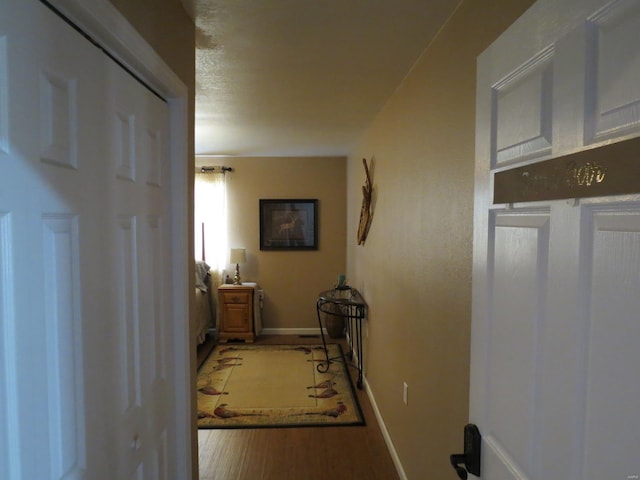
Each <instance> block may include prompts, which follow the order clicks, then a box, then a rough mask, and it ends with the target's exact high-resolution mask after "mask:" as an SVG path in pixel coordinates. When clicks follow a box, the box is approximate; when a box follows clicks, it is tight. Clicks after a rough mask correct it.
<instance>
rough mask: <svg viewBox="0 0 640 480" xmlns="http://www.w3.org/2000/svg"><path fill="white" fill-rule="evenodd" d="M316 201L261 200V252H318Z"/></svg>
mask: <svg viewBox="0 0 640 480" xmlns="http://www.w3.org/2000/svg"><path fill="white" fill-rule="evenodd" d="M317 249H318V200H316V199H313V200H305V199H293V200H289V199H284V200H283V199H278V200H274V199H260V250H317Z"/></svg>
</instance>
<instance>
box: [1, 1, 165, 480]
mask: <svg viewBox="0 0 640 480" xmlns="http://www.w3.org/2000/svg"><path fill="white" fill-rule="evenodd" d="M0 12H1V14H0V371H1V372H2V373H1V374H0V478H3V479H12V480H20V479H23V480H33V479H45V478H47V479H83V478H84V479H98V480H103V479H104V480H113V479H116V478H117V479H138V480H142V479H147V480H159V479H166V480H171V479H174V478H176V475H177V474H176V470H175V468H176V466H175V462H176V454H175V449H176V446H175V439H176V437H177V436H176V433H175V431H174V429H175V421H174V420H175V417H174V415H175V413H174V412H175V398H174V393H173V392H174V391H175V386H174V384H173V381H172V379H173V378H174V372H173V369H172V361H173V358H174V355H175V352H174V351H173V349H172V343H171V341H170V338H169V336H170V335H169V333H170V330H169V329H170V326H169V324H168V322H169V319H170V317H171V314H170V313H169V312H171V311H172V310H171V308H172V304H171V301H170V300H169V299H170V298H171V295H170V284H169V279H170V278H171V277H170V260H171V258H172V252H171V249H170V245H171V241H170V231H169V230H170V229H169V227H170V225H171V209H170V192H169V188H168V185H169V174H170V171H169V168H168V145H169V143H168V132H169V127H168V125H169V114H168V111H169V110H168V107H167V105H166V103H165V102H164V101H162V100H161V99H159V98H158V97H156V96H155V95H154V94H152V93H151V92H150V91H149V90H147V89H146V88H145V87H143V86H142V85H141V84H140V83H138V82H137V81H136V80H134V79H133V78H132V77H131V76H130V75H129V74H127V73H126V72H125V71H124V70H123V69H122V68H120V67H119V66H118V65H116V64H115V63H114V62H113V61H112V60H110V59H109V58H108V57H107V56H106V55H105V54H104V53H103V52H101V51H100V50H99V49H97V48H96V47H95V46H93V45H92V44H91V43H90V42H88V41H87V40H86V39H85V38H83V37H82V36H81V35H80V34H79V33H78V32H76V31H75V30H74V29H72V28H71V27H70V26H69V25H67V24H66V23H65V22H64V21H62V20H61V19H60V18H58V17H57V16H56V15H54V14H53V13H52V12H51V11H50V10H49V9H48V8H46V7H45V6H43V5H42V4H41V3H40V2H38V1H37V0H0Z"/></svg>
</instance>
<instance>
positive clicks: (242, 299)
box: [222, 292, 251, 303]
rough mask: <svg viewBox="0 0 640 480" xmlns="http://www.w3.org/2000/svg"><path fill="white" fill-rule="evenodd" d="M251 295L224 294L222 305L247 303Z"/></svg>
mask: <svg viewBox="0 0 640 480" xmlns="http://www.w3.org/2000/svg"><path fill="white" fill-rule="evenodd" d="M250 300H251V293H249V292H224V293H223V294H222V303H249V302H250Z"/></svg>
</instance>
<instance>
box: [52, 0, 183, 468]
mask: <svg viewBox="0 0 640 480" xmlns="http://www.w3.org/2000/svg"><path fill="white" fill-rule="evenodd" d="M49 3H50V4H51V5H52V6H54V7H55V8H56V9H58V10H59V11H60V12H61V13H62V14H64V15H65V16H66V17H67V18H69V20H71V21H72V22H73V23H74V24H76V25H77V26H78V27H80V28H81V29H82V30H83V31H84V32H85V33H87V34H88V35H89V36H91V37H92V38H93V39H94V40H95V41H96V42H97V43H98V44H99V45H100V46H101V47H103V48H104V49H105V50H106V51H107V52H108V53H109V54H110V55H112V56H113V57H114V58H115V59H117V61H118V62H120V63H121V64H122V65H123V66H125V67H126V68H127V69H129V70H130V71H131V72H132V73H134V74H135V75H136V76H138V77H139V78H140V79H141V80H143V81H144V82H145V83H147V84H148V85H149V86H150V87H152V88H153V89H154V90H155V91H156V92H157V93H158V94H159V95H161V96H163V97H164V98H165V99H166V101H167V104H168V107H169V168H170V183H169V189H170V191H171V224H170V225H169V229H170V232H171V250H172V257H171V259H170V261H169V262H170V268H171V271H172V276H171V304H172V306H173V310H172V311H171V312H169V318H172V319H174V321H173V322H172V325H173V330H172V331H171V332H170V336H171V338H172V339H173V351H174V352H175V358H174V359H173V364H174V375H175V378H173V379H172V380H173V382H174V384H175V385H176V391H175V392H174V394H175V398H176V405H175V406H176V410H175V412H173V418H174V421H175V425H173V428H174V431H175V432H176V439H175V445H176V453H177V458H176V459H175V464H176V475H177V478H183V479H185V480H190V479H192V478H193V475H194V471H195V470H196V469H194V468H193V465H192V457H193V452H194V451H195V450H194V448H195V446H196V445H195V442H196V440H195V439H196V437H195V436H194V435H193V432H194V431H195V415H194V407H193V404H192V395H191V390H192V383H193V382H194V381H195V380H194V379H193V378H192V377H193V375H194V373H193V372H192V371H191V370H192V369H191V362H190V357H191V354H190V352H191V348H192V346H191V343H192V342H191V339H190V335H189V332H190V327H189V322H187V323H184V322H182V321H179V320H181V319H185V318H186V319H189V318H190V316H189V295H188V292H189V289H188V288H187V287H188V286H189V280H188V279H189V278H190V277H189V275H188V273H189V251H190V248H189V245H190V243H189V241H188V240H189V238H188V235H189V233H188V232H189V231H190V228H191V227H190V226H189V223H190V222H189V219H190V218H191V215H190V212H189V183H188V182H189V160H188V155H189V148H188V138H189V137H188V125H189V97H188V93H189V90H188V88H187V86H186V85H185V84H184V83H183V82H182V80H180V78H179V77H178V76H177V75H176V74H175V73H174V72H173V71H172V70H171V68H169V66H168V65H167V64H166V63H165V62H164V61H163V60H162V58H161V57H160V56H159V55H158V54H157V53H156V52H155V51H154V50H153V48H151V46H150V45H149V44H148V43H147V42H146V41H145V40H144V39H143V38H142V36H141V35H140V34H139V33H138V32H137V31H136V30H135V29H134V28H133V27H132V26H131V24H130V23H129V21H128V20H127V19H126V18H125V17H124V16H123V15H122V14H121V13H120V12H119V11H118V10H117V9H116V8H115V7H114V6H113V5H112V4H111V3H110V2H108V1H107V0H49Z"/></svg>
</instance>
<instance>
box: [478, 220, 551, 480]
mask: <svg viewBox="0 0 640 480" xmlns="http://www.w3.org/2000/svg"><path fill="white" fill-rule="evenodd" d="M493 215H494V221H493V224H494V225H495V229H494V230H493V233H491V232H490V233H489V236H490V238H492V237H493V242H491V243H493V246H494V253H493V254H491V253H490V254H489V259H490V264H489V271H490V272H491V273H490V276H489V281H488V288H489V291H490V292H491V293H490V303H489V311H490V317H491V322H490V325H489V326H488V329H489V335H488V342H489V344H490V345H491V348H490V350H489V355H488V357H487V359H486V362H487V364H486V367H485V368H486V370H487V371H488V372H490V374H489V375H488V377H487V381H488V385H487V392H488V398H487V403H486V408H487V411H486V417H487V419H488V422H489V424H490V425H491V431H490V432H484V434H483V435H485V436H488V437H490V438H492V447H493V449H495V448H497V449H499V450H500V451H501V452H502V455H504V456H508V457H509V459H510V463H512V464H513V465H514V467H516V468H518V469H519V470H521V471H524V472H531V471H532V469H533V466H532V460H533V459H532V455H531V454H532V451H533V446H534V436H535V432H536V428H535V427H536V425H537V420H538V419H537V416H538V412H537V411H536V407H537V405H536V404H535V402H534V395H533V394H534V392H535V391H536V383H537V381H538V378H537V375H538V369H537V359H538V357H539V352H538V351H537V349H538V348H539V342H538V335H539V333H538V332H539V330H540V328H541V323H542V322H543V321H544V312H545V308H544V291H543V290H542V287H543V285H544V280H545V279H546V275H547V262H548V248H549V212H545V211H524V210H523V211H516V212H513V211H512V212H508V211H500V212H494V214H493ZM513 338H518V339H520V340H519V341H518V342H514V341H513V340H512V339H513Z"/></svg>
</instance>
